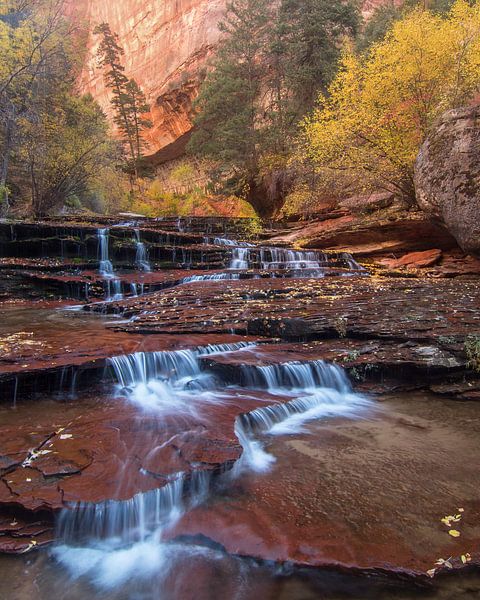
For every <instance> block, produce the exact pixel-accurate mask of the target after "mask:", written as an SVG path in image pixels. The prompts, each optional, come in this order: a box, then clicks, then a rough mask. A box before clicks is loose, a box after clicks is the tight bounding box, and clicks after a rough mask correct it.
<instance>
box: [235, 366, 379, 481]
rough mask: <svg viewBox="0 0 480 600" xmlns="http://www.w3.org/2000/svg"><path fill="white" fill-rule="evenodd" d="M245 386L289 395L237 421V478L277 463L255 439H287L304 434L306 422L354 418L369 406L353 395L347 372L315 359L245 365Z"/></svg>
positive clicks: (360, 397) (244, 415) (261, 470)
mask: <svg viewBox="0 0 480 600" xmlns="http://www.w3.org/2000/svg"><path fill="white" fill-rule="evenodd" d="M242 370H243V373H242V375H243V377H244V380H245V385H246V386H251V387H257V388H258V387H260V388H264V389H265V388H266V389H268V391H269V392H270V393H272V394H278V395H283V396H285V395H288V394H291V395H292V399H291V400H289V401H287V402H278V403H275V404H270V405H268V406H263V407H260V408H257V409H255V410H253V411H251V412H249V413H245V414H243V415H241V416H240V417H238V418H237V419H236V421H235V434H236V435H237V437H238V439H239V441H240V443H241V445H242V447H243V450H244V452H243V454H242V457H241V459H240V460H239V461H238V462H237V464H236V465H235V467H234V472H235V473H237V474H238V473H240V472H242V471H244V470H245V469H248V470H253V471H257V472H263V471H266V470H268V469H269V468H270V465H271V464H272V462H274V461H275V458H274V457H273V456H271V455H270V454H268V453H267V452H266V451H265V450H264V447H263V444H262V443H261V442H260V441H259V439H258V436H259V435H262V434H263V435H265V434H269V435H288V434H292V433H299V432H302V431H303V430H304V425H305V423H307V422H309V421H312V420H315V419H319V418H325V417H333V416H342V417H349V416H352V417H353V416H356V415H358V414H361V413H362V412H363V411H365V410H366V409H367V408H368V407H369V406H370V405H371V404H370V401H369V400H368V399H367V398H365V397H364V396H361V395H359V394H355V393H354V392H353V391H352V388H351V385H350V382H349V381H348V379H347V376H346V374H345V371H344V370H343V369H342V368H341V367H339V366H338V365H333V364H329V363H325V362H323V361H321V360H315V361H311V362H308V363H300V362H289V363H282V364H279V365H269V366H261V367H256V366H243V367H242Z"/></svg>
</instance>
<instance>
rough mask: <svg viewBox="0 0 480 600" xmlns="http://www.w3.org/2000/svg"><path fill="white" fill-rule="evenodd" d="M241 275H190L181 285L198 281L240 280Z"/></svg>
mask: <svg viewBox="0 0 480 600" xmlns="http://www.w3.org/2000/svg"><path fill="white" fill-rule="evenodd" d="M238 279H240V273H212V274H209V273H206V274H204V275H190V276H189V277H184V278H183V279H182V280H181V281H180V283H192V282H196V281H222V280H238Z"/></svg>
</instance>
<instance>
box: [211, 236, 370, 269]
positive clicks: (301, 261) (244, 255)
mask: <svg viewBox="0 0 480 600" xmlns="http://www.w3.org/2000/svg"><path fill="white" fill-rule="evenodd" d="M206 239H207V240H208V238H206ZM213 243H214V244H215V245H217V246H226V247H228V248H231V260H230V265H229V268H230V269H232V270H247V269H254V268H261V269H262V270H264V271H271V272H275V271H289V272H293V274H294V276H295V277H323V276H324V274H325V270H326V269H327V268H329V267H334V266H337V267H343V268H348V269H350V270H353V271H365V269H364V268H363V267H362V266H360V265H359V264H358V263H357V262H356V261H355V260H354V258H353V257H352V256H351V255H350V254H348V253H347V252H343V253H341V254H339V255H329V254H326V253H324V252H319V251H317V250H305V251H304V250H290V249H287V248H275V247H271V248H270V247H256V246H255V245H254V244H249V243H247V242H238V241H235V240H229V239H224V238H214V240H213ZM273 276H274V275H273Z"/></svg>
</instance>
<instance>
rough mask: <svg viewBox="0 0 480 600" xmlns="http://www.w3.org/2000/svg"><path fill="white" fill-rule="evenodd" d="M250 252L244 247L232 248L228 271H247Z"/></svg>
mask: <svg viewBox="0 0 480 600" xmlns="http://www.w3.org/2000/svg"><path fill="white" fill-rule="evenodd" d="M249 263H250V250H249V249H248V248H244V247H237V248H234V249H233V251H232V261H231V263H230V269H249V268H250V264H249Z"/></svg>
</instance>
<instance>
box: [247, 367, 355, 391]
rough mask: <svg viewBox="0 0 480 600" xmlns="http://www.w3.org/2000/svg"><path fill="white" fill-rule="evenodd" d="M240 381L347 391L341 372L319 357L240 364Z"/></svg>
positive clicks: (273, 388)
mask: <svg viewBox="0 0 480 600" xmlns="http://www.w3.org/2000/svg"><path fill="white" fill-rule="evenodd" d="M242 382H243V383H244V385H246V386H247V387H251V388H260V389H268V390H269V391H271V392H276V391H278V390H283V389H289V390H311V389H315V388H317V387H321V388H331V389H336V390H338V391H339V392H341V393H347V392H349V391H350V389H351V388H350V382H349V381H348V379H347V377H346V375H345V371H344V370H343V369H342V368H341V367H339V366H338V365H333V364H330V363H326V362H324V361H323V360H314V361H310V362H305V363H302V362H287V363H280V364H277V365H268V366H252V365H248V366H246V365H244V366H242Z"/></svg>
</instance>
